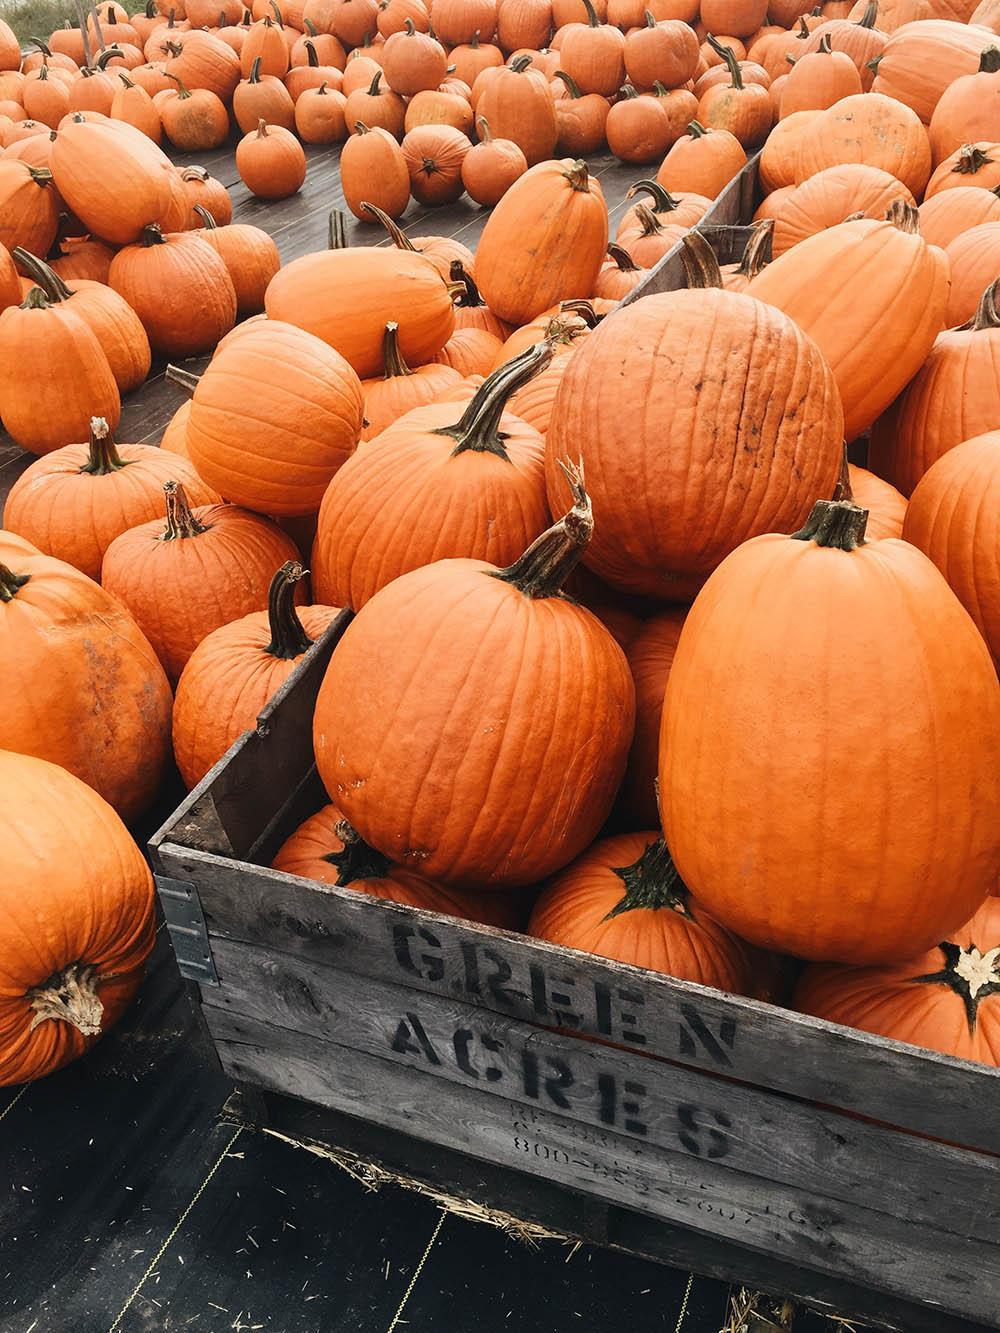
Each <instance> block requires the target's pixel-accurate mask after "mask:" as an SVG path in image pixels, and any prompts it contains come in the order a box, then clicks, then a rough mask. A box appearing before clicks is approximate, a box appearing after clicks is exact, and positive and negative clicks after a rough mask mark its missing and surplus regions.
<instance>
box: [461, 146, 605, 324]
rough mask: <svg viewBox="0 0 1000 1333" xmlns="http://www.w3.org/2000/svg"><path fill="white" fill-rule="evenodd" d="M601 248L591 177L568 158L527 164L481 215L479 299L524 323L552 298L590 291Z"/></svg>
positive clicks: (596, 191) (600, 219)
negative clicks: (484, 216) (483, 220)
mask: <svg viewBox="0 0 1000 1333" xmlns="http://www.w3.org/2000/svg"><path fill="white" fill-rule="evenodd" d="M607 247H608V210H607V208H606V206H605V203H604V196H603V194H602V193H601V187H600V185H599V184H598V181H597V179H596V177H594V176H590V175H588V174H587V171H586V167H583V168H582V169H580V168H578V167H577V166H576V164H574V162H573V161H572V159H570V158H565V159H563V160H561V161H558V162H543V163H541V164H540V165H539V166H537V167H532V168H531V169H530V170H529V171H527V172H525V174H524V175H523V176H522V177H521V178H520V179H519V180H517V181H515V182H514V184H513V185H512V186H511V187H510V189H509V190H508V191H507V193H506V194H505V195H504V197H503V198H502V199H501V200H500V202H499V204H497V206H496V208H495V209H494V210H493V212H492V213H491V214H490V216H489V218H488V219H487V222H486V226H485V227H484V228H483V234H482V236H481V237H480V240H479V245H478V248H477V250H476V281H477V283H478V285H479V289H480V291H481V292H482V295H483V298H484V300H485V301H486V304H487V305H488V306H489V307H490V309H491V310H493V311H495V312H496V314H497V315H499V316H500V318H501V319H505V320H507V322H508V323H510V324H526V323H527V322H528V321H529V320H531V319H534V317H535V316H536V315H540V314H541V313H542V311H543V310H547V309H548V308H549V306H551V305H555V303H556V302H557V301H562V300H566V299H568V298H571V297H587V296H590V295H592V293H593V290H594V283H595V282H596V281H597V275H598V273H599V272H600V270H601V264H602V263H603V262H604V255H605V252H606V250H607Z"/></svg>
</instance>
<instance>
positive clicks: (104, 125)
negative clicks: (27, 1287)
mask: <svg viewBox="0 0 1000 1333" xmlns="http://www.w3.org/2000/svg"><path fill="white" fill-rule="evenodd" d="M126 131H127V133H126ZM0 165H2V164H0ZM172 170H173V168H172V166H171V163H170V160H169V158H167V157H166V156H165V155H164V154H163V153H162V152H161V151H160V149H159V148H157V147H156V145H155V144H154V143H152V142H151V141H150V140H148V139H147V138H146V137H145V135H142V134H140V133H139V132H138V131H134V130H132V128H131V126H126V125H125V124H124V123H123V122H117V121H116V122H100V121H93V120H85V119H84V118H83V116H82V114H81V113H79V112H78V113H76V114H74V115H72V116H70V118H69V120H68V121H65V122H64V123H63V124H62V125H61V126H60V128H59V135H58V137H57V139H56V142H55V144H54V145H53V148H52V176H53V179H54V181H55V185H56V189H57V190H58V191H59V194H60V197H61V198H62V199H63V200H64V201H65V202H66V204H67V206H68V207H69V209H70V210H71V211H72V213H73V214H74V215H75V216H76V217H78V218H79V219H80V221H81V222H83V223H84V225H85V226H86V227H87V229H88V231H90V232H92V233H93V234H94V235H96V236H99V237H100V238H101V240H104V241H108V242H110V243H111V244H112V245H128V244H129V243H131V242H133V241H136V240H138V239H139V237H140V236H141V235H142V230H143V228H144V227H146V226H148V225H149V224H150V223H154V222H159V221H160V220H161V218H163V217H164V216H165V214H166V212H167V210H168V209H169V207H170V202H171V182H170V180H169V179H168V173H170V172H172Z"/></svg>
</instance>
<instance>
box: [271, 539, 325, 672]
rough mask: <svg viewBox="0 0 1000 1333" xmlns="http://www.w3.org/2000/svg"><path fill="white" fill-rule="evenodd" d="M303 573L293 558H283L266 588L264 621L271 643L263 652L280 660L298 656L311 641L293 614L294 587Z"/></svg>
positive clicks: (286, 660) (292, 659)
mask: <svg viewBox="0 0 1000 1333" xmlns="http://www.w3.org/2000/svg"><path fill="white" fill-rule="evenodd" d="M305 573H306V571H305V570H304V569H303V568H302V566H301V565H300V564H299V562H298V561H297V560H286V561H285V563H284V564H283V565H282V566H281V568H280V569H279V570H278V572H277V573H276V574H275V576H274V578H273V579H272V580H271V586H270V587H269V588H268V590H267V621H268V625H269V627H270V630H271V642H270V643H269V644H268V645H267V647H266V648H265V649H264V652H265V653H269V654H270V655H271V656H272V657H279V658H281V660H282V661H283V662H291V661H294V659H295V658H296V657H301V656H302V654H303V653H304V652H305V651H306V650H307V649H309V648H311V647H312V644H313V641H312V639H310V637H309V635H308V634H307V633H306V631H305V628H304V626H303V624H302V621H301V620H300V619H299V618H298V616H297V615H296V614H295V587H296V584H297V583H298V582H299V581H300V579H302V578H304V576H305Z"/></svg>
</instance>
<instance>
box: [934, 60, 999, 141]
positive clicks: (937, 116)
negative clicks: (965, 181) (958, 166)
mask: <svg viewBox="0 0 1000 1333" xmlns="http://www.w3.org/2000/svg"><path fill="white" fill-rule="evenodd" d="M998 125H1000V45H998V44H997V43H994V44H993V45H992V46H987V47H985V48H984V49H983V51H982V54H981V55H980V58H979V70H978V71H977V72H976V73H975V74H965V75H963V76H962V77H961V78H958V79H956V80H955V81H954V83H951V84H949V86H948V87H947V88H945V90H944V92H943V93H942V95H941V98H940V100H939V102H938V104H937V106H936V107H935V108H934V114H933V116H932V117H931V122H930V126H929V129H928V133H929V135H930V141H931V152H932V153H933V154H934V162H935V164H937V163H940V162H943V161H944V159H945V158H946V157H949V156H950V155H951V154H952V153H953V152H955V150H956V149H959V148H961V147H962V145H963V144H967V143H970V142H974V141H975V140H976V139H985V138H987V137H988V136H989V135H991V134H995V133H996V129H997V126H998Z"/></svg>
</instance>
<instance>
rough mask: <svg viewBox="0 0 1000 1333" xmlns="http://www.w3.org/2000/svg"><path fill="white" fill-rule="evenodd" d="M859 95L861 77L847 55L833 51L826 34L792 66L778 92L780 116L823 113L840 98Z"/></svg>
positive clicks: (861, 89)
mask: <svg viewBox="0 0 1000 1333" xmlns="http://www.w3.org/2000/svg"><path fill="white" fill-rule="evenodd" d="M862 91H863V88H862V84H861V75H860V74H859V73H858V69H857V66H856V65H855V63H854V61H853V60H852V59H851V57H850V56H849V55H845V54H844V52H843V51H835V50H834V49H833V47H832V45H831V43H830V37H829V34H827V35H825V36H824V37H822V38H821V39H820V42H819V44H818V46H817V47H816V48H815V50H813V51H809V52H806V53H804V54H803V55H801V56H800V57H799V59H798V60H797V61H796V63H795V64H794V65H793V66H792V68H791V71H790V73H789V75H788V80H787V82H786V83H785V86H784V88H783V89H782V90H781V116H782V118H784V117H785V116H790V115H792V114H793V113H794V112H796V111H825V110H826V109H827V108H828V107H831V106H833V105H834V104H835V103H836V102H839V101H840V100H841V99H842V98H844V97H853V96H855V95H856V94H858V93H860V92H862Z"/></svg>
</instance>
